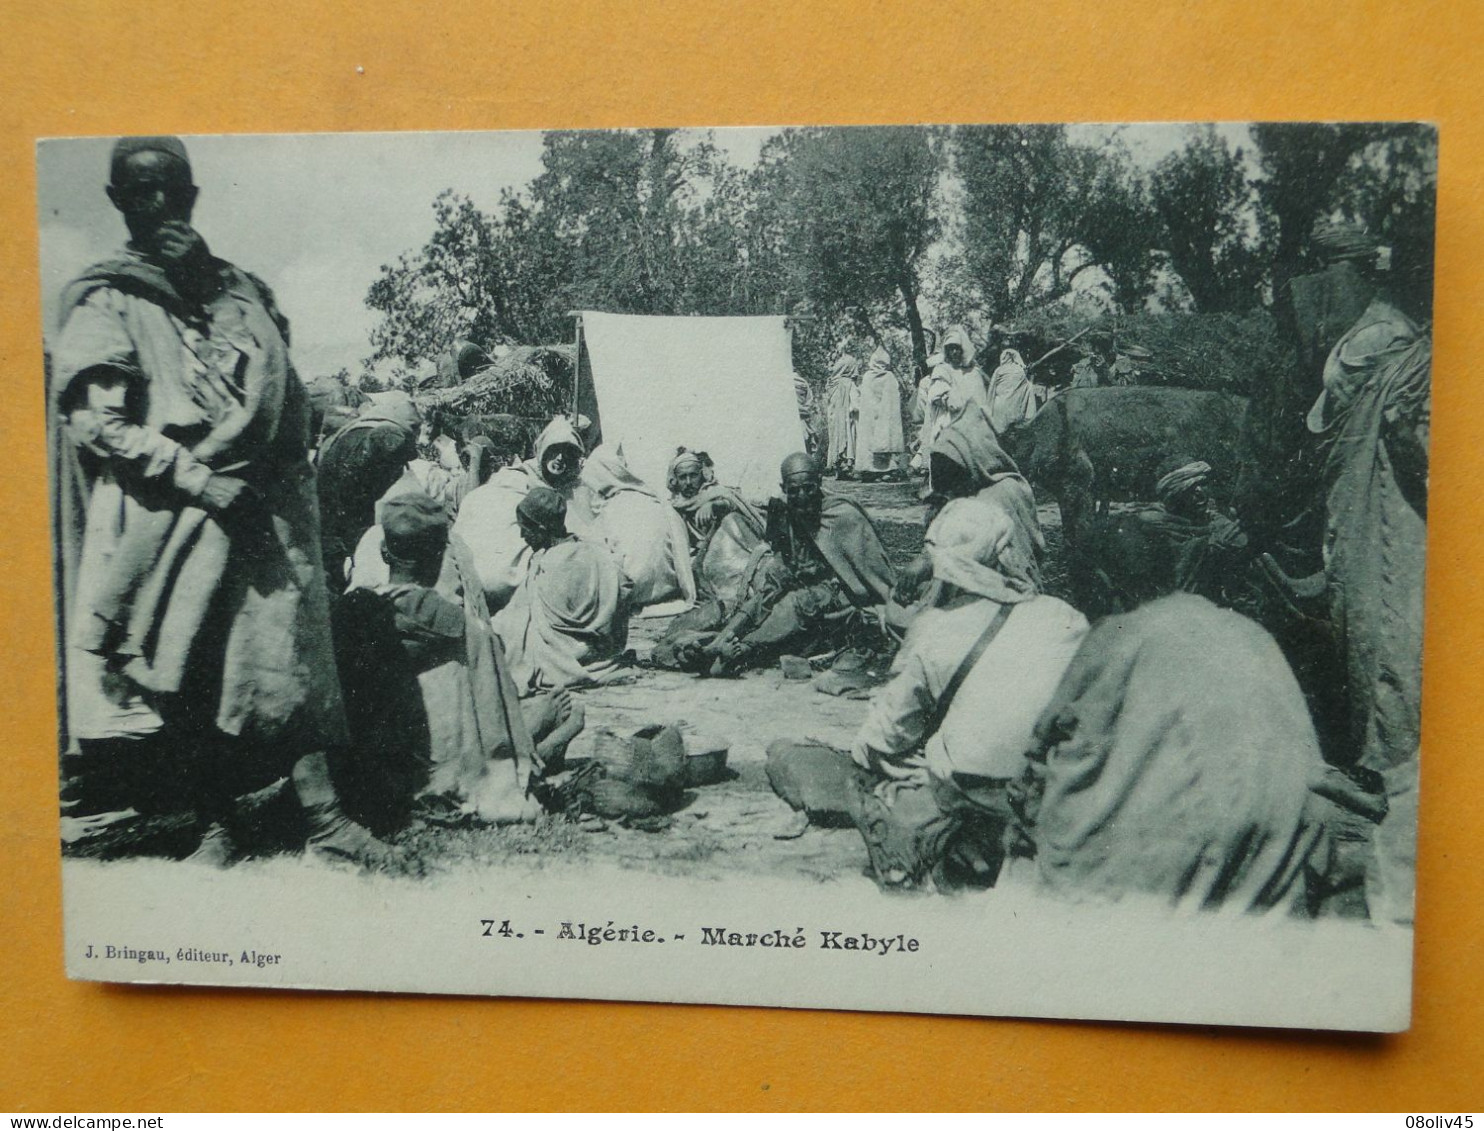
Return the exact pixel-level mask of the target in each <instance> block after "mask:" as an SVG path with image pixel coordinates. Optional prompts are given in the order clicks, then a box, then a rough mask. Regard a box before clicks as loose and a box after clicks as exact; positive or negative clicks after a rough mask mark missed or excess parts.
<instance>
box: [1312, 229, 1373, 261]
mask: <svg viewBox="0 0 1484 1131" xmlns="http://www.w3.org/2000/svg"><path fill="white" fill-rule="evenodd" d="M1313 240H1314V248H1315V250H1317V251H1318V252H1319V254H1320V255H1322V256H1323V257H1324V258H1325V259H1327V260H1329V261H1330V262H1337V261H1339V260H1342V259H1370V258H1372V257H1374V256H1375V255H1376V253H1377V252H1378V251H1380V250H1381V245H1380V244H1379V243H1378V242H1377V241H1376V238H1375V237H1374V236H1372V235H1371V234H1370V233H1369V232H1367V231H1366V230H1365V229H1364V228H1363V227H1361V226H1360V225H1359V224H1354V223H1351V222H1350V221H1349V220H1321V221H1320V222H1319V223H1317V224H1315V225H1314V236H1313Z"/></svg>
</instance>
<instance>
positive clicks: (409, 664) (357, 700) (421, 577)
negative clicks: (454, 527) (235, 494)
mask: <svg viewBox="0 0 1484 1131" xmlns="http://www.w3.org/2000/svg"><path fill="white" fill-rule="evenodd" d="M381 525H382V529H383V531H384V533H385V541H384V545H383V549H382V555H383V557H384V558H385V560H386V563H387V567H388V575H389V576H388V580H387V581H386V582H385V583H384V584H381V585H378V586H376V587H375V588H372V589H353V590H351V591H350V592H349V593H347V594H346V595H345V597H344V598H343V599H342V600H341V601H339V602H337V604H336V607H335V613H334V626H335V644H336V663H337V667H338V668H339V671H340V678H341V682H342V684H343V686H344V689H345V703H346V710H347V714H348V717H349V722H350V732H351V742H350V744H349V745H348V746H346V747H345V748H343V749H340V750H337V751H335V752H334V753H333V754H332V756H331V759H330V765H331V770H332V772H333V774H334V778H335V780H336V782H337V783H338V784H339V786H340V795H341V806H342V810H343V813H344V815H345V816H346V817H348V818H349V819H351V820H354V821H356V822H358V823H360V824H362V825H364V826H366V827H367V828H369V829H371V830H374V831H375V832H376V833H380V834H387V833H392V832H395V831H397V830H398V829H400V828H401V827H403V826H404V825H405V824H406V823H407V820H408V818H409V817H410V816H411V815H412V814H413V812H414V811H415V810H416V809H418V808H422V809H424V810H427V811H430V812H433V813H439V812H441V813H443V814H445V815H455V814H457V815H462V816H465V817H468V818H472V819H474V820H477V821H482V822H486V823H492V824H493V823H509V822H514V821H526V820H531V819H532V818H534V817H535V815H536V814H537V813H538V812H539V811H540V806H539V805H538V804H537V802H536V800H535V798H534V796H533V793H534V790H535V788H536V787H537V785H538V784H539V779H540V777H541V775H542V773H543V771H544V770H546V769H549V768H553V767H555V766H556V765H558V764H559V763H560V761H561V758H562V757H563V754H564V752H565V748H566V745H567V743H568V742H570V740H571V738H572V737H573V736H574V735H575V734H576V733H577V732H578V731H580V730H581V728H582V722H583V720H582V715H581V709H580V708H578V707H576V705H575V704H573V703H572V701H571V699H570V697H569V696H565V695H563V696H562V697H561V698H560V699H551V700H548V701H543V702H542V703H541V707H542V710H541V711H539V712H538V711H528V712H527V715H529V717H527V715H523V714H522V710H521V704H520V700H519V696H518V695H517V692H516V688H515V684H514V683H513V682H512V680H511V677H510V674H509V670H508V668H507V664H506V660H505V656H504V653H503V651H502V649H501V647H500V642H499V640H498V639H497V638H496V637H495V635H494V634H493V633H492V632H491V630H490V627H489V624H488V622H487V621H486V620H485V619H484V618H483V617H479V616H474V615H471V614H470V612H469V610H468V609H467V608H465V607H461V606H460V605H458V604H457V603H455V602H453V601H451V600H449V599H448V598H447V597H445V596H443V594H441V593H440V592H438V590H437V589H436V588H435V585H436V584H437V582H438V580H439V575H440V573H441V572H442V571H443V568H444V563H445V555H446V551H447V544H448V540H449V521H448V514H447V511H446V510H445V509H444V507H443V506H442V504H441V503H439V502H437V501H435V500H434V499H432V498H431V497H429V496H428V495H425V494H421V493H408V494H403V495H398V496H397V497H395V498H393V499H390V500H388V501H387V502H386V503H385V505H384V507H383V513H382V523H381Z"/></svg>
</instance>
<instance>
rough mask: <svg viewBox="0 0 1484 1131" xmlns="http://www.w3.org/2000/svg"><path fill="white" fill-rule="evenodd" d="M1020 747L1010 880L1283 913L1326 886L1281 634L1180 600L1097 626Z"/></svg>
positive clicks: (1305, 733) (1057, 889)
mask: <svg viewBox="0 0 1484 1131" xmlns="http://www.w3.org/2000/svg"><path fill="white" fill-rule="evenodd" d="M1024 749H1025V750H1026V751H1027V753H1028V757H1027V758H1026V759H1025V760H1024V765H1025V770H1024V773H1023V775H1022V777H1021V779H1020V780H1019V781H1017V782H1016V783H1015V785H1014V786H1013V787H1012V788H1011V792H1010V802H1011V808H1012V811H1013V812H1014V814H1015V819H1014V824H1013V826H1012V829H1011V837H1010V838H1009V839H1010V842H1011V845H1012V849H1011V855H1012V860H1011V862H1010V864H1009V865H1008V866H1007V868H1006V875H1005V886H1012V885H1014V886H1018V885H1020V884H1022V883H1028V884H1030V885H1032V886H1034V887H1035V888H1037V889H1040V890H1041V891H1045V892H1050V893H1054V894H1057V895H1063V896H1066V897H1069V898H1074V899H1080V900H1087V899H1100V900H1108V901H1112V900H1118V899H1121V898H1126V897H1140V898H1143V899H1147V900H1150V901H1155V902H1158V903H1164V904H1166V905H1168V906H1169V907H1171V908H1175V909H1178V910H1181V911H1197V910H1217V909H1223V910H1227V911H1247V912H1258V913H1269V912H1271V913H1276V914H1279V915H1284V914H1298V915H1306V914H1308V913H1309V909H1310V907H1311V905H1312V904H1311V901H1312V900H1313V899H1314V898H1315V897H1317V896H1319V895H1321V894H1322V893H1321V892H1320V891H1318V890H1317V889H1316V890H1314V891H1310V890H1309V882H1310V881H1311V880H1312V879H1314V878H1316V877H1317V876H1318V875H1319V874H1320V873H1321V872H1323V871H1324V870H1326V869H1327V866H1328V864H1327V861H1328V856H1329V851H1330V849H1329V835H1328V831H1327V828H1326V822H1327V819H1328V816H1329V814H1330V813H1331V812H1332V811H1333V810H1332V807H1331V806H1330V805H1329V804H1328V803H1327V802H1323V801H1321V800H1320V798H1319V797H1318V796H1317V795H1316V794H1314V793H1311V788H1312V787H1313V786H1314V785H1316V784H1318V783H1319V782H1320V781H1321V780H1322V778H1323V770H1324V766H1323V763H1322V761H1321V759H1320V756H1319V743H1318V740H1317V739H1316V737H1315V735H1314V726H1313V723H1312V722H1310V718H1309V710H1308V706H1307V705H1306V703H1305V701H1304V697H1303V695H1302V693H1301V692H1300V691H1299V687H1298V684H1297V682H1296V681H1295V680H1294V678H1293V673H1292V672H1291V671H1290V670H1289V667H1288V662H1287V661H1286V660H1285V659H1284V658H1283V653H1282V652H1281V651H1280V650H1279V649H1278V646H1277V644H1276V642H1275V641H1274V640H1273V639H1272V637H1270V636H1268V634H1267V633H1266V632H1264V631H1263V630H1262V629H1261V628H1259V627H1258V626H1257V625H1256V624H1254V623H1253V622H1252V621H1250V620H1248V619H1247V618H1246V617H1243V616H1241V615H1239V614H1238V613H1234V612H1231V611H1229V610H1226V609H1218V608H1216V607H1215V606H1214V605H1212V604H1211V603H1210V602H1209V601H1206V600H1204V599H1203V598H1200V597H1196V596H1193V595H1191V594H1188V593H1179V594H1175V595H1174V596H1171V597H1166V598H1164V599H1162V600H1159V601H1155V602H1152V603H1151V604H1148V605H1144V606H1142V607H1141V608H1139V609H1137V610H1135V611H1134V612H1132V613H1128V614H1126V615H1123V616H1114V617H1107V618H1105V619H1104V620H1101V621H1099V622H1098V623H1097V624H1096V625H1095V626H1094V627H1093V628H1092V630H1091V631H1090V632H1089V633H1088V634H1087V636H1086V637H1085V638H1084V639H1083V642H1082V645H1081V647H1080V648H1079V649H1078V651H1077V654H1076V657H1075V658H1074V659H1073V660H1072V663H1071V665H1070V666H1069V667H1068V668H1067V670H1066V673H1065V675H1064V676H1063V677H1062V679H1061V683H1060V685H1059V686H1058V687H1057V688H1056V689H1055V694H1054V696H1052V697H1051V699H1050V701H1049V702H1048V703H1046V704H1045V710H1044V711H1043V712H1042V713H1041V716H1040V718H1039V719H1038V720H1037V721H1036V723H1035V728H1034V738H1033V739H1032V740H1031V741H1030V742H1028V743H1027V744H1025V746H1024ZM1027 858H1028V859H1027Z"/></svg>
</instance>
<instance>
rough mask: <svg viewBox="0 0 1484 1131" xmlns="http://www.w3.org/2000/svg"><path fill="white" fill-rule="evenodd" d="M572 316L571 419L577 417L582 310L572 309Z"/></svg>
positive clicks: (580, 366) (580, 381)
mask: <svg viewBox="0 0 1484 1131" xmlns="http://www.w3.org/2000/svg"><path fill="white" fill-rule="evenodd" d="M572 318H573V320H574V321H575V322H576V323H577V327H576V330H575V331H574V337H573V346H574V348H573V351H572V419H573V420H576V419H577V396H578V388H579V386H580V385H581V384H582V312H581V311H577V310H574V311H573V312H572Z"/></svg>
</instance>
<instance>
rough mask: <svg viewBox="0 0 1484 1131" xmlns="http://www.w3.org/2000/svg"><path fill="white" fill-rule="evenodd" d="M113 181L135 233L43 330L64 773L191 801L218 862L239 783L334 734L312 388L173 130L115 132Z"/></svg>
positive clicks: (341, 721) (338, 736)
mask: <svg viewBox="0 0 1484 1131" xmlns="http://www.w3.org/2000/svg"><path fill="white" fill-rule="evenodd" d="M108 196H109V199H110V200H111V201H112V202H113V204H114V206H115V207H116V208H117V209H118V211H119V212H120V214H121V215H122V217H123V221H124V224H125V226H126V227H127V229H128V232H129V244H128V247H127V248H126V249H125V251H124V253H123V254H122V255H120V256H119V257H117V258H115V259H111V260H107V261H104V262H102V263H99V264H97V265H95V266H93V267H91V268H89V269H88V270H87V271H86V272H84V273H83V274H82V275H81V276H80V277H79V278H78V279H76V280H74V281H73V282H72V283H71V284H70V285H69V286H68V287H67V289H66V291H65V292H64V294H63V298H62V303H61V309H62V315H61V323H60V326H59V328H58V332H57V335H56V337H55V338H54V340H53V342H52V346H53V349H52V359H53V371H52V388H51V390H50V393H51V396H50V408H51V413H52V420H53V424H54V427H55V442H54V445H53V452H54V456H55V458H56V460H57V467H56V469H55V474H54V477H53V483H54V484H55V487H56V489H57V490H58V491H59V493H60V498H59V499H58V501H57V509H56V516H57V522H58V528H59V533H58V542H59V546H58V550H59V554H58V557H59V561H60V584H59V592H58V597H59V611H60V613H61V622H62V623H61V626H60V627H61V631H62V633H63V637H62V641H61V649H62V655H63V693H64V707H65V710H64V731H65V735H66V738H67V740H68V741H67V748H68V749H69V750H77V751H78V753H79V755H80V758H77V759H70V760H69V764H68V772H69V774H70V772H71V767H73V766H77V767H80V768H82V769H84V770H87V769H92V770H95V771H96V773H94V774H92V775H91V776H93V778H94V780H95V781H96V780H99V778H100V777H101V779H102V780H103V781H105V782H107V781H109V780H113V783H114V784H116V785H119V786H120V789H121V793H122V795H121V796H116V797H111V798H110V799H109V800H110V802H116V804H115V805H114V808H116V809H120V810H122V809H124V808H125V807H126V806H132V805H135V804H136V803H137V804H138V805H139V806H140V807H147V806H150V805H167V806H173V807H174V808H176V809H179V808H182V807H184V808H188V809H194V811H195V812H196V813H197V815H198V816H199V818H200V822H201V828H202V830H203V833H204V836H203V841H202V848H201V851H200V854H199V855H200V858H201V859H203V860H209V861H211V862H216V863H221V862H225V861H226V860H228V859H229V858H230V857H231V855H232V854H233V851H234V849H233V845H232V838H231V834H230V832H229V824H228V822H229V821H230V820H231V819H232V818H233V816H234V812H235V809H234V800H233V799H234V797H235V796H237V795H240V794H242V793H245V792H248V791H249V790H252V789H256V788H258V787H259V786H262V785H264V784H267V783H268V782H271V781H272V780H274V779H275V778H278V777H281V776H282V775H283V774H285V773H286V772H287V771H288V770H289V769H290V768H291V767H294V768H295V774H296V777H295V780H296V782H297V781H298V780H299V778H298V765H299V764H302V763H305V762H307V761H309V760H311V759H319V765H320V770H321V771H322V769H323V765H322V762H323V751H324V750H325V749H326V748H328V747H330V746H333V745H336V744H338V743H340V742H342V741H343V740H344V735H345V718H344V712H343V710H342V706H341V701H340V692H339V687H338V685H337V683H336V680H335V674H334V664H333V663H332V662H331V659H330V634H329V610H328V607H327V602H326V595H325V585H324V578H323V574H322V568H321V564H320V541H319V524H318V521H317V518H316V513H315V512H316V505H315V489H314V473H313V469H312V468H311V466H310V464H309V459H308V440H309V404H308V397H307V394H306V393H305V390H304V387H303V385H302V384H301V383H300V381H299V378H298V376H297V375H296V374H295V372H294V369H293V367H292V365H291V364H290V362H289V356H288V323H287V322H286V321H285V320H284V319H283V317H282V316H281V315H280V314H279V312H278V310H277V308H276V306H275V305H274V302H273V297H272V294H271V293H270V292H269V290H268V288H267V287H266V286H265V285H264V284H263V283H262V282H261V281H259V280H258V279H256V278H254V277H253V276H252V275H249V274H248V273H247V272H245V271H242V270H240V269H238V268H237V267H234V266H233V265H232V264H230V263H227V262H225V261H223V260H221V259H218V258H216V257H215V256H213V255H212V254H211V252H210V250H209V249H208V247H207V246H206V242H205V241H204V240H203V239H202V238H201V236H200V235H199V233H197V232H196V230H195V229H194V228H193V227H192V226H191V215H192V210H193V208H194V206H195V202H196V197H197V188H196V186H195V185H194V184H193V183H192V178H191V168H190V162H189V159H188V157H187V154H186V150H185V146H184V145H183V144H182V143H181V142H180V140H179V139H177V138H169V137H166V138H158V137H156V138H124V139H122V140H121V141H120V142H119V143H118V144H117V145H116V146H115V147H114V150H113V156H112V161H111V183H110V184H109V186H108ZM156 754H158V756H159V757H160V758H166V757H168V758H171V759H173V760H174V763H173V765H174V767H175V768H173V769H171V770H169V771H165V770H163V769H159V768H155V769H151V768H150V767H158V762H157V761H156V760H155V755H156ZM125 767H128V768H129V769H130V770H131V771H133V772H136V773H137V774H138V775H139V776H138V779H137V780H136V781H134V782H133V783H132V784H131V783H127V782H121V781H118V780H117V779H116V775H117V773H118V772H119V771H120V770H122V769H123V768H125ZM181 767H183V769H182V768H181ZM84 776H88V775H87V774H86V773H85V774H84ZM162 783H168V787H163V786H162ZM162 793H168V794H169V795H168V796H165V797H162V796H161V794H162Z"/></svg>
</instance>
